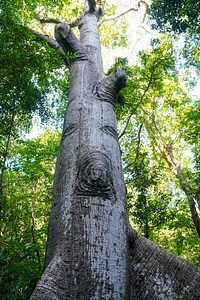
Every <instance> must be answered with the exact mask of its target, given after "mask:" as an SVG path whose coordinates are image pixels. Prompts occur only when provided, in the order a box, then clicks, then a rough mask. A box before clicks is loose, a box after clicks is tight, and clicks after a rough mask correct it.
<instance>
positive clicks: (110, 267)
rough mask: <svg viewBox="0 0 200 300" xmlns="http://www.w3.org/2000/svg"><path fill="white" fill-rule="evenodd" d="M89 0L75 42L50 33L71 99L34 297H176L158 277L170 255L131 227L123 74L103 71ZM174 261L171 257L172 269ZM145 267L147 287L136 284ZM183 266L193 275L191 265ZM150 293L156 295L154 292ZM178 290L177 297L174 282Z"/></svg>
mask: <svg viewBox="0 0 200 300" xmlns="http://www.w3.org/2000/svg"><path fill="white" fill-rule="evenodd" d="M94 2H95V1H92V0H91V1H89V5H86V7H85V13H84V16H83V18H82V19H81V20H80V23H79V28H80V34H81V35H80V41H79V40H77V38H76V37H75V36H74V34H73V32H72V31H71V29H70V27H69V25H68V24H67V23H61V24H58V25H57V26H56V30H55V36H56V40H57V42H58V43H59V45H60V47H61V48H62V51H63V52H64V53H65V55H66V57H67V58H68V61H69V67H70V81H71V82H70V96H69V101H68V106H67V113H66V117H65V121H64V126H63V134H62V140H61V144H60V150H59V155H58V159H57V165H56V173H55V180H54V189H53V202H52V210H51V217H50V224H49V233H48V243H47V252H46V262H45V271H44V274H43V276H42V278H41V280H40V282H39V283H38V285H37V287H36V289H35V291H34V292H33V295H32V297H31V300H34V299H37V300H42V299H45V300H46V299H52V300H53V299H56V300H58V299H59V300H62V299H73V300H74V299H77V300H81V299H83V300H89V299H90V300H95V299H96V300H100V299H106V300H110V299H113V300H121V299H127V300H128V299H151V300H152V299H180V298H159V297H160V296H159V295H160V294H161V291H162V281H161V282H160V281H159V280H165V278H166V276H167V275H166V274H168V273H167V272H168V269H167V268H168V265H166V266H165V265H164V264H163V262H164V261H168V256H169V257H171V254H168V253H167V252H166V251H164V250H158V247H157V246H152V244H151V243H149V242H148V241H147V240H143V239H142V238H139V237H138V235H137V234H136V233H133V232H132V231H131V230H130V229H129V225H128V217H127V211H126V193H125V186H124V180H123V172H122V166H121V157H120V149H119V144H118V135H117V129H116V117H115V102H116V99H117V95H118V93H119V91H120V89H121V88H123V87H124V86H125V83H126V79H125V74H124V72H123V71H122V70H120V69H116V70H115V71H114V72H113V73H112V74H110V75H109V76H107V77H105V76H104V75H103V68H102V60H101V49H100V42H99V36H98V32H97V21H98V18H99V12H100V10H98V9H97V8H96V6H95V3H94ZM72 54H73V55H72ZM159 249H160V248H159ZM161 252H162V255H161V254H160V253H161ZM148 253H149V254H148ZM157 258H159V259H160V260H157ZM162 259H163V261H162ZM177 260H179V259H178V258H176V257H175V256H174V258H173V259H171V264H173V263H175V267H176V265H177ZM181 261H182V260H181ZM185 264H186V265H187V263H186V262H185ZM188 265H189V264H188ZM155 266H156V267H157V269H158V271H157V272H158V278H157V277H155V276H156V274H157V273H156V274H155V273H154V271H155ZM180 266H181V264H180ZM175 267H174V268H172V271H170V270H169V275H172V277H170V278H172V280H173V284H174V285H176V284H175V282H176V280H177V277H176V276H177V274H178V276H179V273H180V272H179V273H178V272H177V271H176V270H175ZM142 269H144V274H145V283H146V287H145V289H144V285H143V284H141V281H140V282H139V283H138V276H139V278H141V274H142V273H141V272H143V271H142ZM157 269H156V270H157ZM134 270H135V271H134ZM187 270H188V271H189V270H191V272H193V273H195V272H196V271H193V270H194V268H193V266H190V265H189V267H188V268H187ZM134 272H135V273H134ZM170 272H171V273H172V274H171V273H170ZM196 273H197V272H196ZM197 274H198V273H197ZM152 276H154V277H152ZM159 276H160V277H159ZM154 278H156V281H155V282H154ZM160 278H162V279H160ZM167 278H168V277H167ZM189 278H190V277H189ZM190 284H191V282H189V283H188V282H187V285H190ZM183 288H185V289H187V290H193V288H194V289H195V285H194V284H193V285H191V287H190V288H188V287H187V286H186V285H185V282H184V284H183ZM140 289H142V290H140ZM145 290H146V291H147V292H148V293H149V295H150V296H148V293H147V292H146V293H147V294H145V295H147V297H146V296H145V297H146V298H144V296H143V295H144V293H145ZM154 290H156V292H155V293H154V294H155V295H156V297H157V296H158V297H157V298H152V297H151V296H152V295H154V294H152V293H153V292H152V291H154ZM176 292H177V295H179V294H178V293H179V291H178V287H177V289H176ZM159 293H160V294H159ZM140 295H142V296H140ZM174 295H175V294H174ZM182 299H184V298H182ZM187 299H188V298H187ZM191 299H194V298H191Z"/></svg>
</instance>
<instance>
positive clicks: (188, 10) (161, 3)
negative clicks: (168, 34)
mask: <svg viewBox="0 0 200 300" xmlns="http://www.w3.org/2000/svg"><path fill="white" fill-rule="evenodd" d="M199 11H200V3H199V1H198V0H189V1H188V0H184V1H179V0H167V1H166V0H153V1H152V3H151V6H150V10H149V14H150V17H151V19H152V21H156V27H158V28H159V29H160V30H168V31H171V30H173V31H174V32H177V33H181V32H187V31H189V32H190V33H198V34H199V33H200V25H199Z"/></svg>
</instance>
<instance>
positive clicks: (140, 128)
mask: <svg viewBox="0 0 200 300" xmlns="http://www.w3.org/2000/svg"><path fill="white" fill-rule="evenodd" d="M143 124H144V121H143V122H142V123H141V124H140V126H139V130H138V135H137V136H138V142H137V149H136V156H135V159H134V161H132V162H130V163H129V164H128V165H126V166H125V167H124V168H123V170H125V169H127V168H129V167H130V166H132V165H134V164H135V162H136V160H137V159H138V156H139V148H140V143H141V132H142V127H143Z"/></svg>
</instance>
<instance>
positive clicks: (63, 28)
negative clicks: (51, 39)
mask: <svg viewBox="0 0 200 300" xmlns="http://www.w3.org/2000/svg"><path fill="white" fill-rule="evenodd" d="M55 38H56V40H57V42H58V44H59V45H60V47H61V49H62V50H63V52H64V53H65V55H66V56H67V57H68V58H69V60H70V59H71V60H74V59H78V60H86V59H88V55H87V53H86V51H85V49H84V48H83V46H82V44H81V43H80V42H79V40H78V39H77V38H76V36H75V35H74V33H73V32H72V30H71V28H70V26H69V25H68V24H67V23H60V24H58V25H56V26H55Z"/></svg>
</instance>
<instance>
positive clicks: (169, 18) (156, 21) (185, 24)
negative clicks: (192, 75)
mask: <svg viewBox="0 0 200 300" xmlns="http://www.w3.org/2000/svg"><path fill="white" fill-rule="evenodd" d="M148 12H149V16H150V19H151V24H152V27H153V28H154V29H158V30H160V31H161V32H170V33H172V34H175V35H176V36H177V37H181V38H180V44H182V45H183V46H182V51H181V52H182V55H183V58H184V59H185V60H186V66H191V65H192V66H194V67H196V69H197V71H199V69H200V64H199V57H200V56H199V52H200V43H199V34H200V25H199V24H200V13H199V12H200V2H199V1H198V0H184V1H179V0H175V1H174V0H170V1H169V0H168V1H166V0H153V1H152V2H151V6H150V9H149V11H148ZM183 40H184V43H183ZM179 48H180V47H179ZM179 56H180V49H179Z"/></svg>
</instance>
